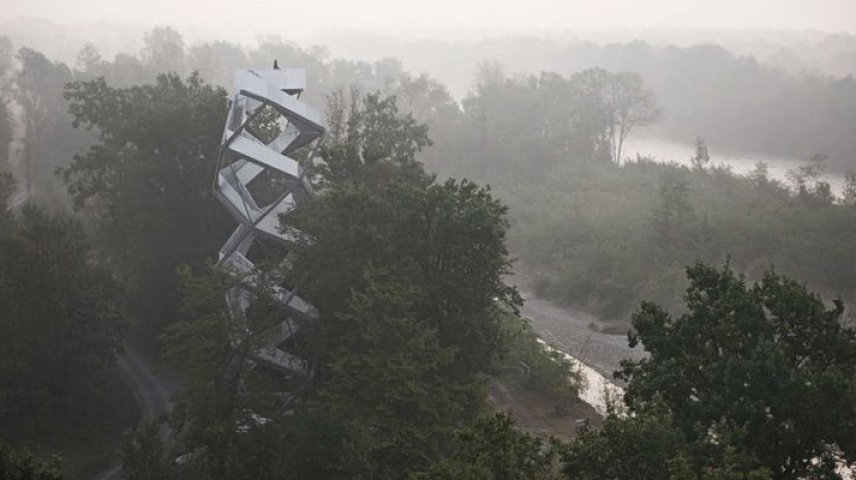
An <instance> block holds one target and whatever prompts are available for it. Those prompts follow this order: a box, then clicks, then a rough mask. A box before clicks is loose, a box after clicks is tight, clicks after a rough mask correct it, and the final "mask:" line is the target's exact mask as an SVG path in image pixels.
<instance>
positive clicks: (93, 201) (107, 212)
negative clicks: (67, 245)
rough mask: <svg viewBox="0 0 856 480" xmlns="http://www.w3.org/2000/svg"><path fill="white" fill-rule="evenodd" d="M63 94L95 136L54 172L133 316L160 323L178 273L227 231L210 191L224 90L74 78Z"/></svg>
mask: <svg viewBox="0 0 856 480" xmlns="http://www.w3.org/2000/svg"><path fill="white" fill-rule="evenodd" d="M66 95H67V97H68V99H69V101H70V109H71V113H72V114H73V116H74V118H75V125H76V126H82V127H85V128H86V129H87V130H90V131H92V132H93V133H94V134H95V135H97V139H98V141H97V143H96V144H95V145H93V146H92V147H91V148H90V149H89V150H87V151H86V152H85V153H84V154H81V155H77V156H75V158H74V162H73V163H72V164H71V165H70V166H69V167H68V168H66V169H64V170H63V171H62V175H63V178H64V180H65V181H66V183H67V185H68V190H69V193H70V194H71V196H72V198H73V199H74V202H75V205H76V206H77V207H78V208H83V207H85V208H86V212H87V213H89V214H91V215H93V216H94V217H95V220H96V222H97V226H98V227H99V232H98V233H99V235H98V237H99V240H100V241H101V242H103V246H104V247H105V248H104V252H106V253H107V254H108V255H109V257H110V258H111V259H112V260H113V261H114V262H116V264H117V265H118V266H119V267H120V271H121V272H122V273H123V274H124V277H125V279H126V280H127V282H128V285H129V290H130V291H131V292H133V294H132V295H133V297H132V300H133V304H134V305H135V307H136V308H135V311H136V312H137V313H138V314H139V317H140V318H141V319H142V320H146V321H149V322H155V323H157V322H161V321H164V320H166V319H167V317H169V316H170V315H172V314H174V312H175V309H176V308H177V293H176V292H177V288H176V286H177V281H176V275H175V269H176V267H177V266H178V265H180V264H189V265H194V266H197V267H201V266H203V265H204V264H205V259H206V258H208V257H210V256H212V255H214V252H216V251H217V250H216V249H217V246H219V244H220V243H222V241H223V239H224V238H225V237H226V236H227V235H228V230H229V227H230V226H231V222H230V221H229V220H228V217H227V214H226V213H225V212H224V209H223V208H221V207H220V206H219V204H217V202H216V201H215V199H214V196H213V194H212V192H211V179H212V178H213V176H214V169H215V168H216V163H217V162H216V158H217V152H218V148H219V144H220V132H221V129H222V123H223V111H224V109H225V106H226V105H225V96H226V95H225V92H224V91H223V90H222V89H219V88H213V87H211V86H209V85H206V84H205V83H203V82H202V80H200V79H199V77H197V76H191V77H189V78H188V79H187V80H181V79H180V78H178V77H176V76H172V75H169V76H161V77H159V78H158V81H157V83H155V84H154V85H143V86H136V87H130V88H114V87H111V86H109V85H107V83H106V82H105V81H104V80H103V79H97V80H93V81H89V82H75V83H73V84H71V85H70V87H69V89H68V92H67V94H66Z"/></svg>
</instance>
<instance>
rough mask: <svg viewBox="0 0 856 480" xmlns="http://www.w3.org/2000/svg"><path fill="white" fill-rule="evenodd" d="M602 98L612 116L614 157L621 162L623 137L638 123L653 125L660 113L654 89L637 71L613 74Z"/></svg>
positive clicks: (624, 138) (608, 80)
mask: <svg viewBox="0 0 856 480" xmlns="http://www.w3.org/2000/svg"><path fill="white" fill-rule="evenodd" d="M602 94H603V98H604V100H605V102H606V105H607V108H608V109H609V112H610V115H611V116H612V123H611V125H610V127H609V131H610V136H611V137H612V160H613V161H614V162H616V163H620V162H621V160H622V158H621V155H622V152H623V150H624V141H625V140H626V139H627V136H628V135H630V132H631V131H632V130H633V129H634V128H636V127H643V126H645V125H650V124H651V123H653V122H654V121H655V120H656V119H657V118H658V117H659V116H660V110H659V108H657V104H656V100H655V99H654V93H653V92H652V91H651V90H649V89H647V88H646V87H645V84H644V83H643V81H642V77H640V76H639V74H637V73H630V72H622V73H617V74H613V75H610V76H609V77H608V78H607V81H606V83H605V85H604V89H603V92H602Z"/></svg>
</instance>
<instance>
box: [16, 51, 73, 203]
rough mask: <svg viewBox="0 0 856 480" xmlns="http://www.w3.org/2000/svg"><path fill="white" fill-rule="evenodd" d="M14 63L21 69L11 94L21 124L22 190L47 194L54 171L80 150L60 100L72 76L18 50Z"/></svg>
mask: <svg viewBox="0 0 856 480" xmlns="http://www.w3.org/2000/svg"><path fill="white" fill-rule="evenodd" d="M18 61H19V62H20V64H21V68H20V70H18V72H17V74H16V75H15V84H14V85H15V86H14V92H15V93H14V94H15V100H16V101H17V103H18V104H19V105H20V106H21V118H22V124H23V146H24V148H23V158H22V161H23V163H24V183H25V186H24V188H25V189H26V191H27V192H29V193H30V194H33V193H35V192H36V190H37V189H40V190H42V192H41V193H47V191H49V190H52V183H51V182H52V179H53V174H54V169H56V168H57V167H60V166H63V165H64V164H65V161H66V160H67V159H68V157H70V155H69V152H74V151H75V149H77V148H79V147H80V146H82V145H81V144H82V142H81V139H80V138H79V136H75V135H74V133H73V132H72V131H71V127H70V123H69V118H68V116H67V114H66V112H65V110H66V102H65V100H64V99H63V97H62V93H63V88H64V85H65V83H66V82H69V81H71V80H72V72H71V70H70V69H69V68H68V67H67V66H65V65H64V64H62V63H54V62H51V61H50V60H48V59H47V58H46V57H45V56H44V55H42V54H41V53H39V52H37V51H35V50H31V49H29V48H21V49H20V50H18ZM37 186H38V187H40V188H37Z"/></svg>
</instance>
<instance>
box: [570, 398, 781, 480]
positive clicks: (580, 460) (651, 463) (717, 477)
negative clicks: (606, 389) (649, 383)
mask: <svg viewBox="0 0 856 480" xmlns="http://www.w3.org/2000/svg"><path fill="white" fill-rule="evenodd" d="M694 455H696V456H694ZM699 455H703V456H702V458H701V459H699V458H698V456H699ZM562 460H563V462H564V465H563V471H564V473H565V474H566V475H567V476H568V477H569V478H574V479H580V480H589V479H591V480H594V479H606V478H610V479H628V480H629V479H633V478H668V479H673V480H770V479H772V478H778V477H773V476H772V474H771V471H770V470H769V469H766V468H764V467H759V466H758V465H757V462H755V461H754V459H753V458H752V457H751V455H748V454H747V453H745V452H742V451H739V452H738V451H736V450H735V449H734V448H733V447H731V446H730V445H725V446H722V447H718V446H713V447H710V446H709V447H708V448H706V449H705V450H703V451H702V452H698V451H697V448H696V447H694V446H692V445H690V444H688V443H687V442H686V440H685V439H684V438H683V437H682V436H681V434H680V431H679V430H678V429H677V427H676V426H675V424H674V421H673V418H672V417H671V416H670V415H669V414H668V412H666V411H664V409H663V408H662V407H661V406H654V407H653V408H651V409H649V410H646V411H644V412H636V413H635V414H634V415H632V416H621V415H619V414H618V413H617V412H613V413H610V414H609V415H608V416H607V417H606V418H605V419H604V421H603V425H602V426H601V427H600V429H599V430H595V429H591V428H587V429H584V430H583V431H582V432H581V433H580V435H579V437H577V439H576V440H575V441H574V442H572V443H570V444H569V445H567V446H566V448H565V449H564V450H563V452H562ZM699 461H700V465H699V463H698V462H699Z"/></svg>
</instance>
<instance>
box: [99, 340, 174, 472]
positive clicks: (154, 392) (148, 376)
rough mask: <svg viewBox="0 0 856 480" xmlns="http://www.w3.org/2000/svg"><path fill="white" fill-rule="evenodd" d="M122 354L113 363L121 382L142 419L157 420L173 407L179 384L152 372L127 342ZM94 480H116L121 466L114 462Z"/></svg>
mask: <svg viewBox="0 0 856 480" xmlns="http://www.w3.org/2000/svg"><path fill="white" fill-rule="evenodd" d="M123 350H124V352H123V353H122V354H121V355H119V359H118V360H117V361H116V366H117V367H118V372H119V374H120V375H121V377H122V381H123V382H124V383H125V385H127V386H128V388H129V389H130V390H131V392H132V393H133V394H134V398H135V399H136V400H137V404H138V405H139V406H140V413H141V416H142V418H141V420H149V419H155V418H159V417H160V416H162V415H164V414H166V413H168V412H169V410H170V409H171V408H172V396H173V395H174V394H175V393H177V392H178V390H179V389H180V388H181V383H180V382H179V381H178V380H177V379H174V378H168V377H167V376H165V375H161V374H158V373H156V372H154V370H153V369H152V367H151V365H150V363H149V361H148V360H147V359H146V357H145V356H143V355H142V354H141V353H140V352H139V351H138V350H137V349H136V348H134V347H133V346H132V345H131V344H130V343H129V342H127V341H126V342H124V343H123ZM95 478H96V479H97V480H119V479H122V478H124V477H123V475H122V464H121V463H116V464H114V465H112V466H111V467H110V468H109V469H108V470H107V471H105V472H102V473H100V474H98V475H97V476H96V477H95Z"/></svg>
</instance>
